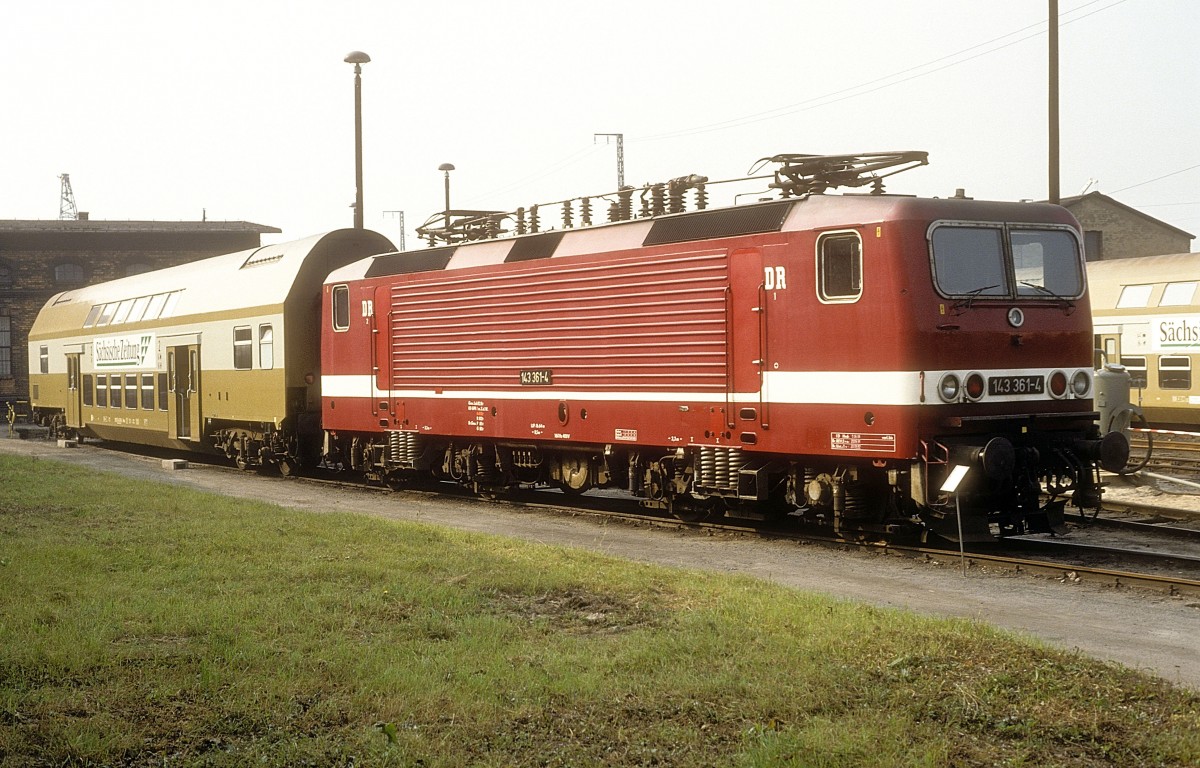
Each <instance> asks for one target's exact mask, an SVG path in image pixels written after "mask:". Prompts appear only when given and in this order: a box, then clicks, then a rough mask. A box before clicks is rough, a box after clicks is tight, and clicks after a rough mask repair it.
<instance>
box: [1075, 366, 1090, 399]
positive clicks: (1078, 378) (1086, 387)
mask: <svg viewBox="0 0 1200 768" xmlns="http://www.w3.org/2000/svg"><path fill="white" fill-rule="evenodd" d="M1091 391H1092V377H1091V376H1089V375H1088V372H1087V371H1084V370H1079V371H1075V375H1074V376H1072V377H1071V392H1072V394H1074V395H1075V397H1080V398H1082V397H1087V396H1088V393H1089V392H1091Z"/></svg>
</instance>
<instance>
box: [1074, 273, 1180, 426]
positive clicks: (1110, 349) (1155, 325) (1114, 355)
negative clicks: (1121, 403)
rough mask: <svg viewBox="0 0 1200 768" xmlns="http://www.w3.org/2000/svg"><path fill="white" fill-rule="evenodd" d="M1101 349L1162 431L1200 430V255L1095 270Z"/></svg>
mask: <svg viewBox="0 0 1200 768" xmlns="http://www.w3.org/2000/svg"><path fill="white" fill-rule="evenodd" d="M1088 285H1089V286H1090V288H1091V294H1092V317H1093V320H1094V321H1095V332H1096V339H1095V341H1096V348H1097V349H1098V350H1100V351H1101V352H1102V353H1103V355H1104V361H1105V362H1108V363H1120V364H1121V365H1123V366H1124V367H1125V370H1127V371H1128V372H1129V375H1130V376H1131V377H1132V383H1133V387H1134V390H1135V392H1134V401H1135V404H1137V405H1139V406H1140V407H1141V408H1142V413H1143V415H1144V416H1145V419H1146V421H1147V422H1148V423H1149V424H1150V425H1151V426H1152V427H1157V428H1161V429H1172V430H1183V431H1190V432H1195V431H1197V430H1200V291H1197V286H1198V285H1200V253H1183V254H1173V255H1166V256H1141V257H1137V258H1131V259H1112V260H1109V261H1096V262H1091V263H1089V264H1088Z"/></svg>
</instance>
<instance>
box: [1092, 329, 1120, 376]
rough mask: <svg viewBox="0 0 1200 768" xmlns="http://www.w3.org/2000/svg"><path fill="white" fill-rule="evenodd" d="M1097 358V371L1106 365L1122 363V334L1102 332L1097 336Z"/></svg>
mask: <svg viewBox="0 0 1200 768" xmlns="http://www.w3.org/2000/svg"><path fill="white" fill-rule="evenodd" d="M1096 353H1097V354H1096V357H1097V358H1098V359H1097V360H1096V363H1095V367H1096V369H1097V370H1099V369H1100V368H1102V367H1103V366H1104V364H1105V363H1119V362H1121V334H1120V333H1108V332H1101V333H1097V334H1096Z"/></svg>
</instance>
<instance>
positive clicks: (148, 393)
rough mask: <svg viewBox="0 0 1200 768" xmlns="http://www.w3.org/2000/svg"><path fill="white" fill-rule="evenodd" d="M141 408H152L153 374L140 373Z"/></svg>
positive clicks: (145, 409) (148, 409)
mask: <svg viewBox="0 0 1200 768" xmlns="http://www.w3.org/2000/svg"><path fill="white" fill-rule="evenodd" d="M142 410H143V411H153V410H154V374H153V373H143V374H142Z"/></svg>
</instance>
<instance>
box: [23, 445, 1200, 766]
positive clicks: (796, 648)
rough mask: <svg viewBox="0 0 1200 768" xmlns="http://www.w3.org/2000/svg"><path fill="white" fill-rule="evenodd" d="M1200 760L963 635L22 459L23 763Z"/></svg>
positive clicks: (1016, 656) (1088, 683)
mask: <svg viewBox="0 0 1200 768" xmlns="http://www.w3.org/2000/svg"><path fill="white" fill-rule="evenodd" d="M1198 763H1200V698H1198V697H1197V696H1195V695H1192V694H1189V693H1187V692H1184V691H1179V690H1176V689H1173V688H1171V687H1170V686H1169V685H1167V684H1166V683H1163V682H1160V681H1157V680H1154V679H1149V678H1147V677H1145V676H1142V675H1139V674H1136V673H1134V672H1131V671H1128V670H1124V669H1120V668H1117V667H1114V666H1111V665H1106V664H1102V663H1098V662H1094V661H1090V660H1087V659H1085V658H1082V657H1080V656H1079V655H1076V654H1070V653H1063V652H1059V651H1055V650H1048V649H1046V648H1041V647H1037V646H1035V645H1032V644H1029V643H1027V642H1024V641H1019V640H1014V639H1013V638H1011V637H1008V636H1006V635H1004V634H1002V633H1000V632H997V631H994V630H991V629H988V628H986V627H983V626H979V625H977V624H974V623H971V622H965V621H935V620H931V619H926V618H920V617H917V616H914V615H911V614H906V613H900V612H893V611H885V610H880V609H877V608H872V607H867V606H862V605H855V604H850V603H844V602H838V601H833V600H828V599H824V598H818V597H813V596H809V595H805V594H800V593H796V592H793V591H789V590H786V589H782V588H777V587H773V586H770V585H767V584H764V583H760V582H756V581H752V580H749V579H744V578H729V577H726V576H718V575H712V574H706V573H698V572H681V571H673V570H667V569H662V568H657V567H650V566H645V565H637V564H629V563H625V562H621V561H617V560H612V559H608V558H604V557H599V556H595V555H590V554H585V553H580V552H574V551H567V550H563V549H555V548H549V547H542V546H534V545H529V544H524V543H518V542H514V541H509V540H506V539H502V538H491V537H483V536H477V535H468V534H465V533H458V532H454V531H449V530H443V529H437V528H432V527H426V526H419V525H409V524H398V523H391V522H386V521H381V520H376V519H371V518H368V517H363V516H352V515H343V514H312V513H305V512H296V511H289V510H284V509H281V508H278V507H274V506H270V505H267V504H259V503H253V502H245V501H239V500H234V499H229V498H224V497H219V496H214V495H205V494H199V493H194V492H189V491H186V490H181V489H178V488H175V487H171V486H160V485H155V484H147V483H140V482H134V481H130V480H128V479H125V478H121V477H117V476H113V475H107V474H100V473H88V472H79V471H76V470H73V469H67V468H65V467H63V466H61V465H58V464H55V463H51V462H44V461H42V462H39V461H31V460H27V459H18V458H12V457H7V456H0V766H5V767H6V768H7V766H18V765H19V766H27V765H35V766H36V765H46V766H64V765H79V766H83V765H116V766H126V765H130V766H141V765H213V766H224V765H251V764H253V765H279V766H282V765H289V766H291V765H316V766H333V765H342V766H349V765H358V766H367V765H370V766H375V765H381V766H426V767H427V768H428V767H432V766H460V765H480V766H512V765H516V766H524V765H529V766H533V765H538V766H579V765H618V766H633V765H637V766H641V765H655V766H670V765H675V766H693V765H714V766H774V765H795V766H859V765H872V766H946V765H954V766H970V765H988V766H993V765H1007V766H1051V765H1060V766H1102V765H1121V766H1124V765H1137V766H1150V765H1168V766H1183V765H1196V764H1198Z"/></svg>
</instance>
